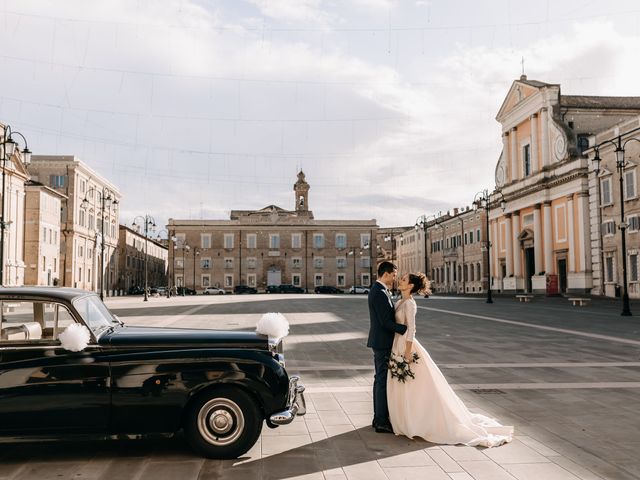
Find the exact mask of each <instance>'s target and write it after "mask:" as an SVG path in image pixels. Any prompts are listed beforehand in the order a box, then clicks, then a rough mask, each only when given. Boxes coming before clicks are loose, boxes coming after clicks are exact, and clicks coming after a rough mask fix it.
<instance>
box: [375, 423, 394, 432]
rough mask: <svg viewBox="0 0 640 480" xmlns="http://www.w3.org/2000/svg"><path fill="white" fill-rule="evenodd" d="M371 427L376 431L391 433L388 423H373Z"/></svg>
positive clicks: (391, 429)
mask: <svg viewBox="0 0 640 480" xmlns="http://www.w3.org/2000/svg"><path fill="white" fill-rule="evenodd" d="M373 428H374V429H375V431H376V433H393V428H392V427H391V425H389V424H387V425H374V426H373Z"/></svg>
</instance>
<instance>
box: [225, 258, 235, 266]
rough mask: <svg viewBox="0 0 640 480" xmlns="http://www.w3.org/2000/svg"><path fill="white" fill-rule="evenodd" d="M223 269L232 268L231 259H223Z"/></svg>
mask: <svg viewBox="0 0 640 480" xmlns="http://www.w3.org/2000/svg"><path fill="white" fill-rule="evenodd" d="M224 268H233V258H229V257H227V258H225V259H224Z"/></svg>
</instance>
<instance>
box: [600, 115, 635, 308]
mask: <svg viewBox="0 0 640 480" xmlns="http://www.w3.org/2000/svg"><path fill="white" fill-rule="evenodd" d="M618 140H619V141H620V142H619V144H620V146H621V147H623V149H624V160H625V168H624V172H623V177H622V178H623V182H624V183H623V190H622V201H623V202H624V217H625V222H624V223H625V225H624V226H625V229H624V232H625V235H626V249H627V252H626V259H624V255H623V249H622V233H623V230H621V229H620V225H621V213H622V212H621V208H620V205H621V203H620V202H621V199H620V171H619V170H618V169H617V166H616V154H615V150H616V147H617V146H618ZM609 142H611V143H609ZM594 145H602V146H601V147H600V148H598V153H599V157H600V159H601V160H600V163H599V164H597V163H595V162H593V159H594V157H595V150H594V149H590V150H589V151H588V153H589V159H590V162H589V163H590V165H589V168H590V171H591V173H590V177H589V198H590V209H589V212H590V216H591V230H590V231H591V235H590V244H591V252H592V255H591V263H592V265H593V290H592V293H593V294H594V295H606V296H608V297H614V296H619V295H621V289H622V286H623V267H622V265H623V261H625V260H626V262H627V285H628V293H629V297H631V298H640V277H639V274H638V271H639V269H640V197H639V196H638V193H639V192H638V164H639V163H640V161H639V160H638V158H640V117H634V118H632V119H630V120H627V121H625V122H623V123H621V124H618V125H616V126H615V127H613V128H610V129H607V130H605V131H603V132H600V133H598V134H596V135H595V136H594V137H593V138H592V139H591V146H594Z"/></svg>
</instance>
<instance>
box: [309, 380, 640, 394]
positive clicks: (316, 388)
mask: <svg viewBox="0 0 640 480" xmlns="http://www.w3.org/2000/svg"><path fill="white" fill-rule="evenodd" d="M305 388H306V390H305V392H306V393H344V392H370V391H371V388H372V386H371V385H363V386H360V387H332V386H326V385H315V384H309V383H305ZM451 388H453V389H454V390H494V389H498V390H553V389H559V390H562V389H594V388H596V389H598V388H599V389H611V388H640V382H601V383H460V384H456V383H452V384H451Z"/></svg>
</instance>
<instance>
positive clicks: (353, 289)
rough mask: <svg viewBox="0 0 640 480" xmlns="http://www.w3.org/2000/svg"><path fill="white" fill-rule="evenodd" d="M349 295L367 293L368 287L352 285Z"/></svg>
mask: <svg viewBox="0 0 640 480" xmlns="http://www.w3.org/2000/svg"><path fill="white" fill-rule="evenodd" d="M349 293H364V294H368V293H369V287H363V286H362V285H352V286H351V288H350V289H349Z"/></svg>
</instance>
